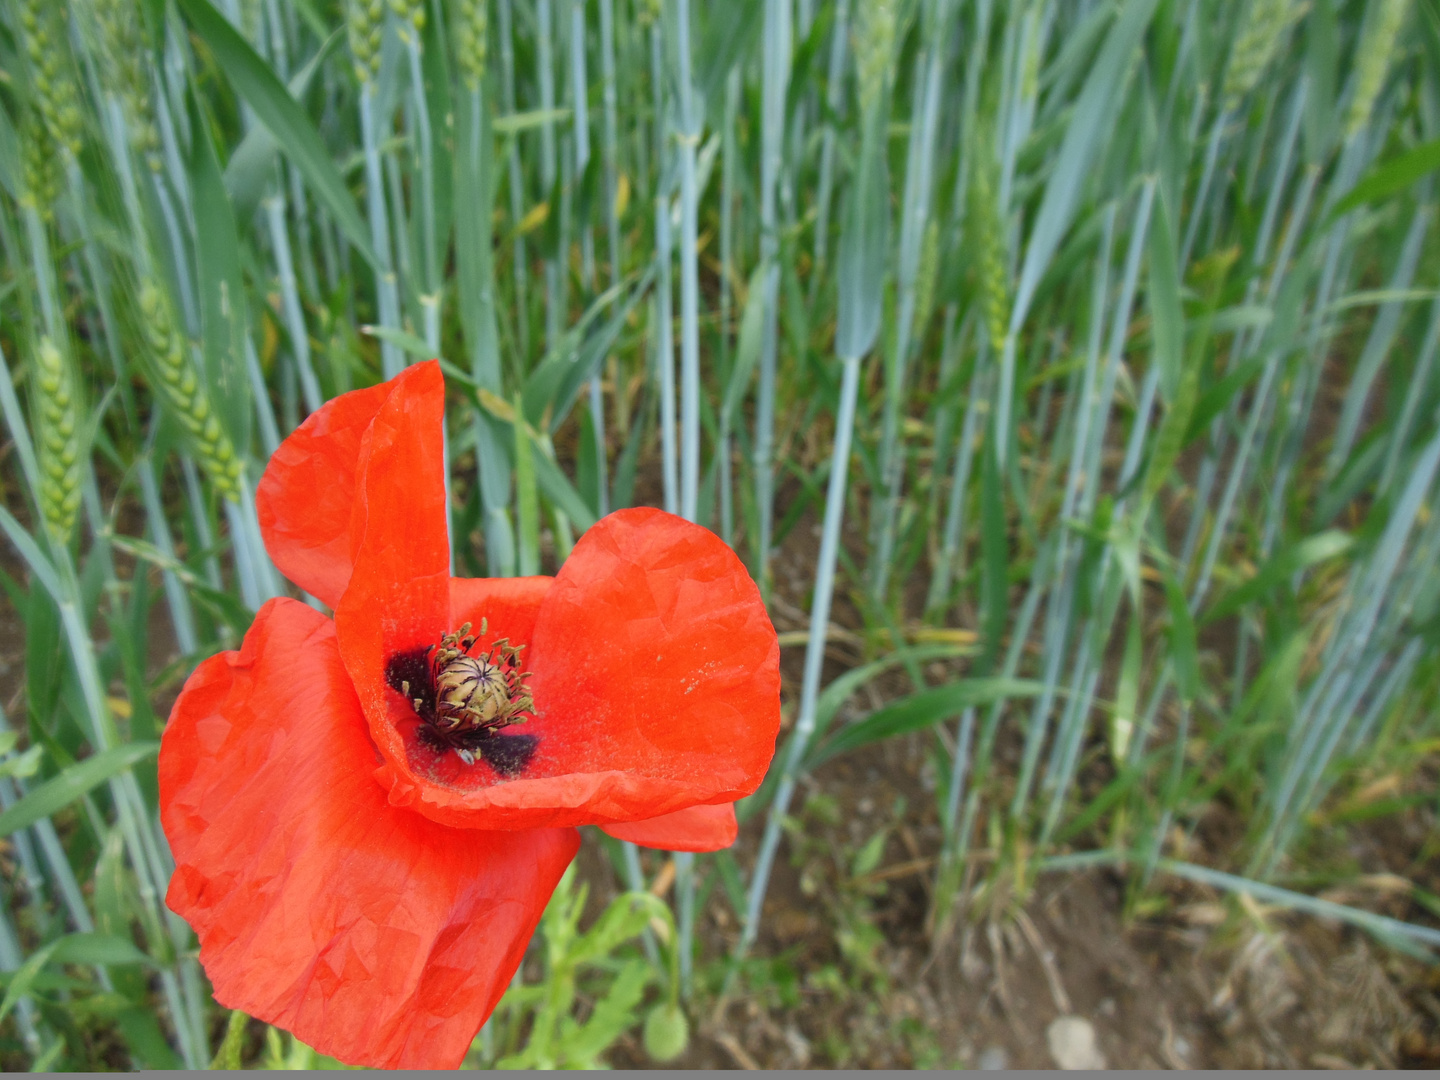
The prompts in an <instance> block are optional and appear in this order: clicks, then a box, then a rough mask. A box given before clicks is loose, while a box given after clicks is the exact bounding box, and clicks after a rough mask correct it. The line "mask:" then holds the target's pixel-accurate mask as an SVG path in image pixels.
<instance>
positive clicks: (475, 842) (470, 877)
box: [159, 599, 579, 1068]
mask: <svg viewBox="0 0 1440 1080" xmlns="http://www.w3.org/2000/svg"><path fill="white" fill-rule="evenodd" d="M375 758H376V756H375V751H374V748H373V746H372V744H371V742H370V738H369V735H368V732H367V727H366V723H365V719H364V717H363V715H362V713H361V711H360V706H359V702H358V701H357V700H356V698H355V694H354V691H353V690H352V689H351V686H350V680H349V678H348V676H347V674H346V671H345V668H344V665H343V664H342V662H341V657H340V650H339V647H338V644H337V641H336V636H335V631H334V624H333V623H331V622H330V621H329V620H328V619H326V618H324V617H323V616H322V615H320V614H319V613H317V612H315V611H313V610H311V609H310V608H308V607H307V606H305V605H304V604H301V603H299V602H298V601H294V600H289V599H277V600H272V601H271V602H270V603H268V604H267V605H265V607H263V608H262V609H261V610H260V612H259V614H258V615H257V616H256V618H255V622H254V625H253V626H252V627H251V629H250V632H249V633H248V634H247V635H246V637H245V642H244V645H243V647H242V648H241V649H240V650H239V651H238V652H226V653H221V654H220V655H218V656H214V657H211V658H210V659H209V660H207V661H205V662H204V663H203V664H201V665H200V667H199V668H197V669H196V671H195V673H194V674H193V675H191V677H190V679H189V681H188V682H187V683H186V685H185V689H184V691H183V692H182V693H181V695H180V697H179V699H178V700H177V701H176V703H175V708H174V711H173V712H172V714H171V717H170V723H169V725H168V726H167V727H166V730H165V734H164V737H163V739H162V743H161V751H160V763H159V771H160V803H161V818H162V822H163V824H164V827H165V833H166V836H167V837H168V838H169V841H170V846H171V849H172V851H173V852H174V855H175V860H176V870H175V874H174V876H173V877H172V878H171V882H170V890H169V893H168V895H167V897H166V900H167V903H168V904H169V905H170V907H171V908H172V909H173V910H174V911H176V912H177V913H179V914H180V915H181V916H183V917H184V918H185V919H186V921H188V922H189V923H190V925H191V926H192V927H194V929H195V931H196V933H197V934H198V936H199V938H200V961H201V963H202V964H203V965H204V967H205V970H206V973H207V974H208V975H209V977H210V980H211V982H212V983H213V985H214V987H215V997H216V1000H217V1001H219V1002H220V1003H221V1004H223V1005H225V1006H226V1007H228V1008H237V1009H242V1010H243V1011H245V1012H246V1013H249V1014H250V1015H252V1016H256V1017H258V1018H260V1019H261V1020H264V1021H266V1022H267V1023H272V1024H276V1025H278V1026H280V1027H282V1028H286V1029H288V1030H290V1031H293V1032H294V1033H295V1035H296V1036H297V1037H298V1038H300V1039H301V1040H303V1041H304V1042H306V1043H308V1044H309V1045H311V1046H313V1047H315V1048H316V1049H317V1050H320V1051H321V1052H323V1053H326V1054H330V1055H333V1056H335V1057H337V1058H340V1059H341V1060H342V1061H346V1062H351V1063H355V1064H363V1065H368V1066H372V1067H391V1068H437V1067H447V1068H453V1067H455V1066H457V1065H459V1063H460V1061H461V1059H462V1058H463V1057H464V1055H465V1052H466V1050H467V1049H468V1048H469V1046H470V1043H471V1040H472V1038H473V1037H474V1035H475V1032H476V1031H477V1030H478V1029H479V1027H480V1025H481V1024H482V1023H483V1022H484V1020H485V1018H486V1017H487V1016H488V1015H489V1014H490V1012H491V1011H492V1010H493V1009H494V1007H495V1004H496V1002H498V1001H499V999H500V996H501V995H502V994H503V993H504V991H505V988H506V986H507V984H508V982H509V979H510V977H511V975H512V974H513V973H514V971H515V969H516V967H517V966H518V965H519V962H520V960H521V958H522V956H523V954H524V950H525V947H526V945H527V944H528V942H529V940H530V937H531V935H532V933H533V932H534V929H535V926H536V924H537V922H538V921H539V918H540V915H541V912H542V911H543V910H544V907H545V904H546V902H547V900H548V899H549V896H550V894H551V892H552V891H553V890H554V887H555V885H556V883H557V882H558V881H559V878H560V875H561V874H562V873H563V872H564V869H565V867H566V866H567V865H568V864H569V862H570V860H571V859H572V858H573V856H574V854H575V852H576V850H577V849H578V847H579V839H578V834H577V833H576V832H575V831H574V830H563V829H554V830H533V831H527V832H485V831H481V830H473V829H467V830H463V831H462V830H454V829H447V828H445V827H443V826H440V825H437V824H436V823H434V822H432V821H429V820H427V819H426V818H424V817H422V816H420V815H418V814H414V813H411V812H409V811H406V810H400V809H397V808H395V807H393V806H391V805H390V804H389V803H388V802H387V800H386V796H385V791H384V789H383V788H381V787H380V786H379V785H377V784H376V783H375V780H374V778H373V777H372V775H371V773H372V771H373V769H374V762H375Z"/></svg>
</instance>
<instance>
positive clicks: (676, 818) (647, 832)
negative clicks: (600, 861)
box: [600, 803, 740, 851]
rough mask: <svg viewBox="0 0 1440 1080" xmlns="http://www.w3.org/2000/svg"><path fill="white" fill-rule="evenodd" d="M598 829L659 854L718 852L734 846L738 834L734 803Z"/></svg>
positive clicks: (690, 809) (697, 808) (703, 807)
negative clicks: (669, 852) (661, 852)
mask: <svg viewBox="0 0 1440 1080" xmlns="http://www.w3.org/2000/svg"><path fill="white" fill-rule="evenodd" d="M600 828H601V829H603V830H604V831H605V832H607V833H609V834H610V835H611V836H613V837H615V838H616V839H617V840H629V841H630V842H631V843H632V844H639V845H640V846H641V847H648V848H658V849H659V850H661V851H719V850H720V849H721V848H728V847H729V846H730V845H731V844H733V843H734V842H735V836H736V834H737V833H738V832H739V831H740V826H739V824H738V822H736V820H735V804H734V803H721V804H720V805H719V806H691V807H687V808H686V809H684V810H676V811H675V812H674V813H673V814H662V815H661V816H660V817H654V818H649V819H647V820H645V821H624V822H620V823H618V824H615V825H601V826H600Z"/></svg>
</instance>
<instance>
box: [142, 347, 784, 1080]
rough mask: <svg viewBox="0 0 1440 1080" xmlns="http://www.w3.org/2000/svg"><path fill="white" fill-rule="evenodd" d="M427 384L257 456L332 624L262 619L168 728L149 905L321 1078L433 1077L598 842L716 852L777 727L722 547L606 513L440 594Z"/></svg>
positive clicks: (437, 413)
mask: <svg viewBox="0 0 1440 1080" xmlns="http://www.w3.org/2000/svg"><path fill="white" fill-rule="evenodd" d="M444 396H445V392H444V385H443V382H442V380H441V376H440V368H439V365H438V364H437V363H433V362H432V363H427V364H420V365H417V366H415V367H413V368H410V369H409V370H408V371H406V372H405V373H403V374H402V375H400V376H399V377H397V378H395V379H393V380H391V381H390V382H388V383H385V384H383V385H381V386H376V387H372V388H370V389H366V390H359V391H356V392H354V393H350V394H345V395H343V396H342V397H339V398H337V399H336V400H334V401H332V402H330V403H329V404H328V405H326V406H325V407H324V408H322V409H321V410H320V411H318V412H317V413H315V414H314V415H313V416H311V417H310V418H309V419H308V420H307V421H306V422H305V423H304V424H303V425H301V427H300V428H299V429H298V430H297V431H296V432H295V433H294V434H293V435H291V436H290V438H289V439H287V440H286V441H285V443H284V444H283V445H282V446H281V447H280V449H279V450H278V451H277V452H276V454H275V455H274V457H273V458H272V459H271V462H270V465H269V467H268V468H267V470H266V472H265V475H264V477H263V478H262V479H261V482H260V486H259V490H258V494H257V508H258V511H259V515H260V523H261V528H262V530H263V532H264V535H265V543H266V547H267V549H268V550H269V552H270V555H271V557H272V558H273V559H274V561H275V563H276V564H277V565H278V566H279V567H280V569H281V570H282V571H284V572H285V574H286V575H287V576H288V577H289V578H290V579H291V580H292V581H294V582H295V583H296V584H297V585H299V586H300V587H301V588H303V589H305V590H307V591H308V592H310V593H311V594H313V595H314V596H316V597H318V598H319V599H321V600H322V601H324V602H325V603H326V604H329V605H331V606H333V607H334V609H335V618H334V620H333V621H332V620H330V619H328V618H326V617H325V616H324V615H322V614H320V613H319V612H317V611H315V610H314V609H312V608H310V607H308V606H306V605H305V604H302V603H300V602H298V601H295V600H290V599H277V600H272V601H271V602H270V603H268V604H266V605H265V606H264V607H263V608H262V609H261V610H260V612H259V613H258V614H257V615H256V617H255V622H254V625H253V626H252V627H251V629H250V631H249V633H247V634H246V636H245V641H244V644H243V645H242V647H241V648H240V649H239V650H238V651H232V652H226V653H221V654H220V655H218V656H213V657H211V658H210V659H208V660H206V661H205V662H204V663H202V664H201V665H200V666H199V667H198V668H197V669H196V670H195V673H194V674H193V675H191V676H190V679H189V680H188V681H187V682H186V684H185V688H184V690H183V691H182V693H181V695H180V698H179V700H177V701H176V703H175V708H174V710H173V711H172V713H171V716H170V722H169V724H168V726H167V727H166V730H165V735H164V738H163V741H162V744H161V751H160V803H161V818H162V821H163V824H164V827H165V833H166V835H167V836H168V837H169V839H170V844H171V848H172V850H173V851H174V855H175V861H176V870H175V875H174V877H173V878H172V880H171V884H170V890H169V894H168V896H167V902H168V903H169V905H170V907H171V908H172V909H173V910H175V911H176V912H178V913H179V914H180V915H182V916H183V917H184V918H185V919H186V920H187V921H188V922H189V923H190V925H191V926H192V927H194V928H195V931H196V933H197V935H198V936H199V938H200V961H201V963H202V964H203V965H204V967H205V970H206V972H207V973H208V974H209V976H210V980H211V982H212V983H213V984H214V987H215V997H216V1000H217V1001H219V1002H221V1003H222V1004H223V1005H225V1006H227V1007H229V1008H237V1009H243V1010H244V1011H245V1012H247V1013H249V1014H250V1015H252V1016H257V1017H259V1018H260V1019H262V1020H265V1021H268V1022H269V1023H272V1024H276V1025H278V1026H280V1027H284V1028H287V1029H288V1030H290V1031H293V1032H294V1033H295V1034H296V1035H297V1036H298V1037H299V1038H301V1039H302V1040H304V1041H305V1042H307V1043H309V1044H310V1045H311V1046H314V1047H315V1048H316V1049H318V1050H320V1051H322V1052H324V1053H327V1054H331V1055H333V1056H335V1057H338V1058H340V1059H342V1060H344V1061H347V1062H353V1063H357V1064H365V1065H371V1066H391V1067H411V1068H416V1067H419V1068H424V1067H435V1066H455V1065H458V1064H459V1062H460V1060H461V1058H462V1057H463V1056H464V1054H465V1051H466V1049H467V1048H468V1047H469V1045H470V1041H471V1039H472V1038H473V1037H474V1034H475V1032H476V1031H477V1030H478V1029H479V1027H480V1025H481V1024H482V1023H483V1022H484V1020H485V1018H486V1017H487V1016H489V1014H490V1012H491V1010H492V1009H493V1008H494V1007H495V1004H496V1002H497V1001H498V1000H499V998H500V996H501V994H502V993H503V992H504V990H505V987H506V985H507V984H508V982H509V980H510V977H511V975H512V974H513V973H514V971H515V969H516V967H517V966H518V965H519V962H520V959H521V956H522V954H523V953H524V950H525V947H526V945H527V943H528V941H529V939H530V936H531V934H532V933H533V931H534V929H535V925H536V922H537V921H538V920H539V917H540V914H541V911H542V910H543V909H544V907H545V903H546V901H547V900H548V899H549V896H550V894H551V892H552V891H553V890H554V887H555V884H556V882H557V881H558V880H559V878H560V875H561V873H563V872H564V869H565V867H566V866H567V865H568V864H569V862H570V860H571V858H573V856H574V854H575V852H576V850H577V849H578V847H579V836H578V833H577V832H576V831H575V826H578V825H583V824H597V825H599V826H601V827H602V828H604V829H606V830H607V831H608V832H610V833H611V834H612V835H615V836H619V837H622V838H624V839H628V840H633V841H635V842H636V843H640V844H646V845H649V846H654V847H664V848H669V849H672V850H682V851H705V850H714V849H716V848H720V847H724V846H726V845H728V844H729V843H730V842H731V841H732V840H733V839H734V837H735V815H734V810H733V807H732V805H731V804H732V803H733V802H734V800H735V799H737V798H740V797H742V796H744V795H747V794H749V793H750V792H752V791H754V790H755V788H756V787H757V786H759V783H760V780H761V778H762V777H763V775H764V773H765V769H766V767H767V766H768V765H769V762H770V758H771V755H772V754H773V752H774V745H775V735H776V731H777V729H778V727H779V685H780V680H779V648H778V645H777V642H776V639H775V631H774V628H773V627H772V626H771V624H770V621H769V619H768V617H767V616H766V614H765V609H764V607H763V605H762V604H761V602H760V597H759V594H758V592H757V590H756V589H755V586H754V584H753V583H752V582H751V580H750V578H749V576H748V575H747V574H746V572H745V569H744V567H743V566H742V565H741V564H740V562H739V560H738V559H737V558H736V557H735V555H734V553H733V552H731V550H730V549H729V548H728V547H727V546H726V545H725V544H724V543H722V542H721V541H720V540H719V539H718V538H717V537H715V536H714V535H713V534H711V533H710V532H708V531H706V530H705V529H702V528H700V527H699V526H696V525H692V524H690V523H688V522H685V521H683V520H681V519H680V518H677V517H674V516H673V515H670V514H665V513H662V512H660V511H658V510H650V509H634V510H622V511H619V512H617V513H614V514H611V515H610V516H608V517H606V518H605V519H604V520H602V521H600V522H599V523H598V524H596V525H595V526H594V527H593V528H592V529H590V530H589V531H588V532H587V533H586V534H585V535H584V536H582V537H581V538H580V540H579V542H578V543H577V544H576V545H575V548H574V550H573V552H572V553H571V555H570V557H569V558H568V559H567V560H566V561H565V564H564V566H563V567H562V568H561V570H560V572H559V574H557V575H556V576H555V577H554V578H548V577H529V578H510V579H478V580H465V579H459V578H451V577H450V575H449V570H448V566H449V541H448V537H447V535H446V524H445V489H444V483H445V478H444V467H443V457H442V455H443V450H442V434H441V432H442V419H443V414H444Z"/></svg>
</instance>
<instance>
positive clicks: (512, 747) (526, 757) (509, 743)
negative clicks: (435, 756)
mask: <svg viewBox="0 0 1440 1080" xmlns="http://www.w3.org/2000/svg"><path fill="white" fill-rule="evenodd" d="M480 633H481V635H482V636H483V635H484V634H485V622H484V620H482V621H481V624H480ZM475 641H476V639H475V637H474V636H472V635H471V633H470V624H469V623H466V624H465V625H464V626H462V627H461V628H460V629H459V630H456V631H454V632H452V633H449V634H446V635H445V636H444V637H442V638H441V639H440V643H439V644H438V645H431V646H428V647H427V648H424V649H414V650H411V651H410V652H404V653H396V654H395V655H394V656H392V657H390V659H389V661H388V662H387V663H386V665H385V681H386V683H387V684H388V685H389V686H390V688H391V689H392V690H396V691H398V692H399V693H401V694H403V695H404V696H405V699H406V701H408V702H409V703H410V706H411V708H413V709H414V710H415V715H416V716H418V717H419V718H420V721H421V723H420V728H419V731H418V735H419V738H420V740H421V741H422V742H423V743H425V744H426V745H427V746H429V747H430V748H431V749H432V750H435V751H436V752H437V753H441V754H444V753H447V752H449V751H452V750H453V751H454V752H455V754H456V756H458V757H459V758H460V760H461V761H463V762H465V764H466V765H473V764H474V763H475V758H476V757H482V758H484V759H485V761H486V763H487V764H489V766H490V767H491V768H492V769H494V770H495V771H496V772H498V773H500V774H501V775H503V776H515V775H517V774H518V773H520V772H521V771H522V770H523V769H524V768H525V766H526V765H527V764H529V762H530V758H531V757H532V756H533V755H534V753H535V747H536V746H537V745H538V744H539V742H540V738H539V736H538V735H503V736H502V735H500V734H499V731H500V730H501V729H502V728H507V727H510V726H512V725H515V724H523V723H524V722H525V720H526V719H527V718H528V717H529V716H530V715H533V713H532V710H533V708H534V704H535V703H534V700H533V699H532V698H531V696H530V692H529V690H528V689H527V688H526V686H525V680H526V678H527V677H528V676H529V674H530V673H529V672H527V671H522V670H521V669H520V650H521V649H523V648H524V646H523V645H511V644H510V642H509V639H507V638H499V639H498V640H496V641H494V642H492V643H491V644H490V645H489V646H488V647H487V648H484V649H482V650H481V651H479V652H472V650H474V648H475Z"/></svg>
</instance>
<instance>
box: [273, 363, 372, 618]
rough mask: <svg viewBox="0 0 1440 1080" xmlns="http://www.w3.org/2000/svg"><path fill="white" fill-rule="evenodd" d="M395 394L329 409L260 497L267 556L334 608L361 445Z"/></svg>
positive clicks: (346, 574) (283, 447)
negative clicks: (366, 432) (387, 402)
mask: <svg viewBox="0 0 1440 1080" xmlns="http://www.w3.org/2000/svg"><path fill="white" fill-rule="evenodd" d="M393 390H394V386H393V384H391V383H384V384H382V385H380V386H371V387H367V388H366V389H364V390H352V391H351V392H350V393H348V394H341V395H340V396H339V397H337V398H335V399H334V400H333V401H328V402H326V403H325V404H324V405H322V406H321V407H320V408H319V409H317V410H316V411H315V412H313V413H311V414H310V416H309V417H308V418H307V419H306V421H305V422H304V423H303V424H301V425H300V426H299V427H298V428H296V429H295V431H294V433H293V434H291V435H290V437H289V438H288V439H286V440H285V441H284V442H283V443H281V444H280V447H279V449H278V450H276V451H275V453H274V454H273V455H271V457H270V463H269V464H268V465H267V466H266V467H265V473H264V475H263V476H261V477H260V483H259V485H258V486H257V487H256V489H255V511H256V513H257V515H258V516H259V518H260V532H261V534H262V535H263V536H264V538H265V550H266V551H268V552H269V553H270V558H271V559H273V560H274V562H275V565H276V566H278V567H279V568H280V571H281V573H283V574H284V575H285V576H286V577H288V578H289V579H290V580H291V581H293V582H295V584H296V585H299V586H300V587H301V588H302V589H304V590H305V591H306V592H308V593H310V594H311V595H312V596H315V597H318V598H319V599H321V600H323V601H324V602H325V603H327V604H329V605H330V606H331V607H332V608H333V607H334V606H335V605H336V604H338V603H339V602H340V597H341V595H342V594H343V593H344V592H345V586H346V584H347V583H348V582H349V581H350V570H351V567H352V565H353V559H352V556H351V551H350V515H351V513H352V512H353V510H354V507H355V483H356V474H357V470H358V468H359V463H360V443H361V441H362V440H363V438H364V436H365V431H366V429H368V428H369V426H370V422H371V421H372V420H374V419H375V414H376V413H377V412H379V411H380V407H381V406H382V405H383V404H384V403H385V399H386V398H388V397H389V396H390V394H391V392H392V391H393Z"/></svg>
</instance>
